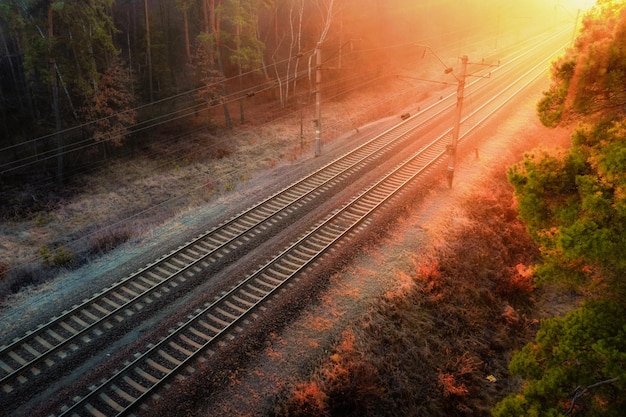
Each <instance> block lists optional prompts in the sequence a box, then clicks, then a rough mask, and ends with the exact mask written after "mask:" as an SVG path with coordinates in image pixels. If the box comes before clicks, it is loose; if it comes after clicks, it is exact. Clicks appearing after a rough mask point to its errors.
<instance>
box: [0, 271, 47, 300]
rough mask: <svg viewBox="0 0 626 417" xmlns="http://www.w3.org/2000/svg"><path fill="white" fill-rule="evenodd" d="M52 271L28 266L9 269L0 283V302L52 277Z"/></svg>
mask: <svg viewBox="0 0 626 417" xmlns="http://www.w3.org/2000/svg"><path fill="white" fill-rule="evenodd" d="M54 274H55V272H54V270H53V269H51V268H48V267H45V266H43V265H29V266H23V267H18V268H13V269H9V270H8V271H7V272H6V276H5V278H4V279H3V280H1V281H0V300H2V299H4V298H6V297H8V296H9V295H11V294H15V293H17V292H19V291H20V290H22V289H24V288H26V287H30V286H33V285H40V284H42V283H44V282H46V281H48V280H49V279H51V278H52V277H53V276H54Z"/></svg>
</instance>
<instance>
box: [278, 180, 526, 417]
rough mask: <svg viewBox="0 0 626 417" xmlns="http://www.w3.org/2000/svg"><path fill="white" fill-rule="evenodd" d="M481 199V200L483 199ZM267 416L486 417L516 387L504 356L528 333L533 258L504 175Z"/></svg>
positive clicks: (471, 202) (477, 195) (480, 194)
mask: <svg viewBox="0 0 626 417" xmlns="http://www.w3.org/2000/svg"><path fill="white" fill-rule="evenodd" d="M487 190H488V191H487ZM463 211H464V215H463V216H462V218H458V217H457V218H456V219H455V220H454V221H451V222H450V225H449V228H448V231H446V232H445V239H442V240H441V243H440V244H439V245H438V246H437V247H435V248H433V249H432V250H431V251H430V252H429V253H428V255H426V256H423V255H420V256H417V255H416V256H415V257H414V260H413V264H414V268H413V269H414V270H413V271H412V273H410V274H407V273H398V277H397V278H398V282H399V285H398V286H397V287H396V288H395V289H394V290H391V291H389V292H388V293H387V294H385V295H384V296H383V297H381V299H380V302H379V303H377V305H376V306H375V307H374V308H373V309H371V310H370V311H369V312H367V313H366V314H365V315H364V316H363V317H362V319H361V320H360V321H359V322H358V323H356V324H354V325H353V326H351V327H349V328H348V329H346V330H345V331H344V333H343V335H342V340H341V341H340V342H339V343H338V344H337V345H336V346H335V349H334V351H332V352H330V353H329V356H328V357H327V358H326V359H324V363H322V364H321V365H320V366H319V367H318V368H317V369H316V371H315V372H314V373H313V375H312V376H311V377H310V379H309V380H308V381H303V382H301V383H300V384H298V385H297V386H291V387H287V388H286V389H285V390H284V392H283V393H282V394H281V395H280V396H279V398H277V399H276V401H274V402H273V404H272V405H271V406H269V407H268V410H266V414H267V415H270V416H275V417H278V416H290V417H296V416H297V417H304V416H408V415H413V416H417V415H419V416H470V415H477V416H487V415H490V411H489V410H490V408H491V406H492V405H493V404H494V403H495V402H496V401H497V400H498V399H499V398H501V397H502V396H503V395H505V393H507V392H508V391H509V390H510V389H511V387H512V386H513V385H514V384H515V382H512V381H511V380H510V379H509V376H508V370H507V364H508V359H509V356H510V352H511V351H512V350H513V349H514V348H516V347H520V346H521V345H522V344H523V343H524V342H525V341H526V340H528V338H529V337H530V335H531V333H532V327H534V323H535V321H534V320H533V319H532V318H530V307H531V306H532V297H533V284H532V273H531V271H530V268H528V267H527V266H528V265H531V264H532V263H533V262H534V260H535V257H536V256H537V251H536V248H535V247H534V245H533V243H532V241H531V239H530V238H529V236H528V235H527V233H526V231H525V229H524V227H523V225H521V224H520V223H519V221H518V220H517V215H516V212H515V210H514V207H513V196H512V193H511V189H510V187H509V185H508V184H507V182H506V179H505V178H504V174H502V175H501V176H500V178H497V179H495V180H494V179H491V180H490V183H489V184H485V187H484V188H483V191H481V192H478V193H475V194H474V195H472V196H471V198H470V199H469V200H468V202H467V203H466V204H465V207H464V210H463Z"/></svg>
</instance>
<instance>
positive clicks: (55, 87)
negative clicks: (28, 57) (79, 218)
mask: <svg viewBox="0 0 626 417" xmlns="http://www.w3.org/2000/svg"><path fill="white" fill-rule="evenodd" d="M53 24H54V21H53V15H52V5H50V6H48V41H49V47H48V48H49V52H50V57H49V64H50V72H51V77H50V88H51V90H52V106H53V108H54V121H55V128H56V139H57V182H58V184H59V186H62V185H63V182H64V180H63V165H64V162H63V146H64V144H63V132H61V128H62V126H61V109H60V108H59V83H58V77H57V71H56V61H55V58H54V54H53V52H52V40H53V39H54V25H53Z"/></svg>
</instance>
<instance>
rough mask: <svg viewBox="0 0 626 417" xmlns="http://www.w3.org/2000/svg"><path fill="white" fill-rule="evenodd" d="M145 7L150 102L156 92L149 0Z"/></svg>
mask: <svg viewBox="0 0 626 417" xmlns="http://www.w3.org/2000/svg"><path fill="white" fill-rule="evenodd" d="M144 9H145V12H146V43H147V44H146V48H147V50H146V52H147V56H148V91H149V92H150V103H152V102H153V101H154V92H153V91H152V46H151V45H150V16H149V11H148V0H144Z"/></svg>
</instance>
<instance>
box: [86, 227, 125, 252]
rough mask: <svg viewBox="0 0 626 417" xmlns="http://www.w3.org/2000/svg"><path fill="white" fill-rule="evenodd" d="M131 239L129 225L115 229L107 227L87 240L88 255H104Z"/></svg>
mask: <svg viewBox="0 0 626 417" xmlns="http://www.w3.org/2000/svg"><path fill="white" fill-rule="evenodd" d="M132 237H133V230H132V227H131V226H129V225H120V226H117V227H108V228H106V229H101V230H98V231H97V232H96V233H95V234H94V235H93V236H92V237H91V238H90V239H89V250H88V252H89V253H92V254H104V253H107V252H110V251H112V250H113V249H115V248H117V247H118V246H119V245H121V244H122V243H125V242H127V241H128V240H130V239H131V238H132Z"/></svg>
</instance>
